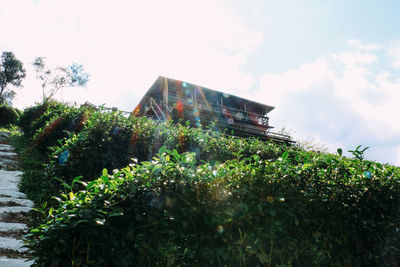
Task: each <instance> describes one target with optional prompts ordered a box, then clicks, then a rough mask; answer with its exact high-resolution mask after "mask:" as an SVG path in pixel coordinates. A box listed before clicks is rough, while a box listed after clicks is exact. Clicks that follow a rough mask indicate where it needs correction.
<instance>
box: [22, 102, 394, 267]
mask: <svg viewBox="0 0 400 267" xmlns="http://www.w3.org/2000/svg"><path fill="white" fill-rule="evenodd" d="M43 107H44V106H42V107H41V108H38V107H36V108H30V109H28V110H26V111H25V112H28V113H29V114H30V115H29V114H28V115H26V114H25V113H24V114H23V115H22V116H21V118H22V119H23V118H25V119H26V118H28V117H32V118H33V117H34V116H36V115H34V114H39V113H40V116H37V117H36V119H35V120H34V121H33V122H32V123H30V124H29V126H27V127H26V128H25V129H24V131H25V133H26V142H27V147H28V148H27V149H25V152H23V153H22V158H23V163H24V164H25V165H24V168H25V173H24V176H23V179H22V188H23V189H24V190H25V191H26V192H27V193H28V194H31V196H33V197H34V198H35V199H36V202H37V203H40V202H43V201H44V200H47V203H48V204H43V205H42V204H41V205H40V207H41V208H38V211H39V213H38V216H39V217H41V218H42V221H41V222H40V224H39V225H37V227H36V228H34V229H32V230H31V232H30V234H28V235H27V237H26V242H27V246H28V247H29V248H30V249H31V252H32V253H33V255H34V257H35V263H36V264H37V265H38V266H108V265H110V264H111V263H112V264H113V265H115V266H246V265H247V266H397V263H398V262H399V261H400V258H399V254H398V250H399V249H400V245H399V244H400V243H399V241H400V235H399V232H398V229H400V216H399V215H400V214H399V209H398V207H399V205H400V188H399V178H400V169H399V168H397V167H394V166H390V165H384V164H380V163H376V162H370V161H367V160H365V159H364V157H363V153H364V152H365V150H366V149H361V146H360V147H358V148H356V149H355V150H354V152H355V153H356V154H354V158H346V157H344V156H342V150H341V149H340V150H338V154H339V155H331V154H327V153H319V152H312V151H305V150H302V149H299V148H297V147H285V146H282V145H277V144H274V143H268V142H261V141H258V140H255V139H240V138H235V137H228V136H225V135H224V134H223V133H221V132H218V131H202V130H199V129H193V128H189V127H187V126H184V125H182V124H180V123H178V124H175V125H174V124H173V123H161V124H160V123H157V122H155V121H152V120H148V119H146V118H135V117H125V116H123V115H122V114H119V113H118V112H108V111H107V112H106V111H102V110H100V111H88V110H85V109H84V108H80V109H78V108H74V107H68V106H66V105H63V104H60V103H53V104H49V103H47V104H45V108H43ZM42 109H44V111H43V112H42ZM39 111H40V112H39ZM210 127H213V126H210ZM24 155H25V156H24ZM33 155H34V156H33ZM132 158H135V159H132ZM107 169H108V170H114V171H112V172H109V171H107ZM99 175H100V177H99V178H97V179H94V177H98V176H99ZM50 196H54V197H53V198H50Z"/></svg>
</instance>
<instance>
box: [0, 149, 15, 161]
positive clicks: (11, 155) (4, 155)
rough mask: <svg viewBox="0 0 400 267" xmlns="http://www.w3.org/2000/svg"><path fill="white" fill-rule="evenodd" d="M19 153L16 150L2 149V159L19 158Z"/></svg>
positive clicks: (0, 154) (0, 152) (0, 157)
mask: <svg viewBox="0 0 400 267" xmlns="http://www.w3.org/2000/svg"><path fill="white" fill-rule="evenodd" d="M17 156H18V154H17V153H15V152H7V151H0V159H9V160H15V161H16V160H17Z"/></svg>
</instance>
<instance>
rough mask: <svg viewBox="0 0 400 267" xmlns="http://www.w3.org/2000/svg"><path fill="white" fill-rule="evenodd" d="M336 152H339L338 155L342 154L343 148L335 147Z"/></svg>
mask: <svg viewBox="0 0 400 267" xmlns="http://www.w3.org/2000/svg"><path fill="white" fill-rule="evenodd" d="M337 153H338V154H339V156H342V154H343V150H342V149H341V148H338V149H337Z"/></svg>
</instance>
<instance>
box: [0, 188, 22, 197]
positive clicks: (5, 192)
mask: <svg viewBox="0 0 400 267" xmlns="http://www.w3.org/2000/svg"><path fill="white" fill-rule="evenodd" d="M0 197H11V198H19V199H25V198H26V195H25V194H24V193H22V192H19V191H17V190H10V189H0Z"/></svg>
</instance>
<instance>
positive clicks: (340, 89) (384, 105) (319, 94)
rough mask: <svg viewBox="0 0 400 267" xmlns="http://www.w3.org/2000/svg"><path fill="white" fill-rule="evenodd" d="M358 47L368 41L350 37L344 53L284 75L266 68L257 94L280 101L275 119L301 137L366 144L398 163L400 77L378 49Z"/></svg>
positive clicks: (332, 143) (347, 147) (350, 146)
mask: <svg viewBox="0 0 400 267" xmlns="http://www.w3.org/2000/svg"><path fill="white" fill-rule="evenodd" d="M360 47H370V46H369V45H364V44H361V43H360V42H359V41H357V42H355V41H351V42H350V43H349V50H348V51H346V52H340V53H335V54H331V55H328V56H325V57H321V58H318V59H316V60H315V61H313V62H310V63H307V64H302V65H301V66H299V67H298V68H297V69H294V70H289V71H285V72H283V73H280V74H269V73H266V74H264V75H263V76H262V77H261V82H260V89H259V90H257V91H256V92H255V95H256V96H257V99H259V101H260V102H265V103H271V104H274V105H276V106H277V109H276V111H273V112H272V113H271V121H272V122H273V123H275V125H276V126H278V128H279V127H282V126H285V127H286V128H290V129H295V130H296V135H297V136H298V138H300V139H310V136H312V137H314V138H315V139H316V140H317V142H322V143H326V144H327V145H328V147H329V148H330V149H331V151H336V148H337V147H336V148H335V146H338V145H340V146H343V147H344V150H345V151H347V150H350V149H353V148H354V147H356V146H357V145H359V144H362V145H366V146H370V147H371V150H370V151H368V153H367V155H369V157H370V158H371V159H377V160H379V161H383V162H391V163H396V164H400V161H399V160H398V155H397V154H398V152H397V151H396V147H400V125H399V124H398V116H399V114H400V105H399V103H400V79H398V78H396V75H395V73H394V72H393V70H391V69H390V68H384V67H382V66H385V65H384V64H381V63H382V61H386V60H387V59H386V58H385V57H383V56H382V55H381V54H380V53H378V50H377V49H372V48H371V49H364V51H360ZM382 47H384V46H382ZM381 49H385V50H386V51H388V50H389V49H392V48H388V47H384V48H381ZM389 60H390V59H389ZM377 68H378V71H376V69H377ZM385 151H386V152H388V153H385Z"/></svg>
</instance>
